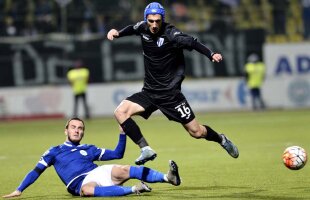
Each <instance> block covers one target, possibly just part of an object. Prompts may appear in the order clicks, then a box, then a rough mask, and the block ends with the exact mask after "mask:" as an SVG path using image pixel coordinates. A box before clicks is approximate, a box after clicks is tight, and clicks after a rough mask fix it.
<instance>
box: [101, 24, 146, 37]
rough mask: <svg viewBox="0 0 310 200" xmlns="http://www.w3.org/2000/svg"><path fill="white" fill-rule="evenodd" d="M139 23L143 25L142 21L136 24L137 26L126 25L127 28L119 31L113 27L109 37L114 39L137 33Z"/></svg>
mask: <svg viewBox="0 0 310 200" xmlns="http://www.w3.org/2000/svg"><path fill="white" fill-rule="evenodd" d="M139 25H141V22H140V23H138V24H136V25H135V26H134V25H129V26H126V27H125V28H123V29H122V30H120V31H118V30H116V29H111V30H110V31H109V32H108V34H107V38H108V39H109V40H111V41H112V40H113V39H114V38H119V37H124V36H129V35H134V34H137V32H136V31H137V29H138V27H139Z"/></svg>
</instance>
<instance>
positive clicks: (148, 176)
mask: <svg viewBox="0 0 310 200" xmlns="http://www.w3.org/2000/svg"><path fill="white" fill-rule="evenodd" d="M129 177H130V178H135V179H139V180H141V181H145V182H147V183H157V182H164V174H163V173H161V172H158V171H155V170H153V169H150V168H147V167H144V166H139V167H135V166H131V167H130V170H129Z"/></svg>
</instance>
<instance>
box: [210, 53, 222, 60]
mask: <svg viewBox="0 0 310 200" xmlns="http://www.w3.org/2000/svg"><path fill="white" fill-rule="evenodd" d="M222 60H223V57H222V55H221V54H219V53H215V54H213V55H212V62H221V61H222Z"/></svg>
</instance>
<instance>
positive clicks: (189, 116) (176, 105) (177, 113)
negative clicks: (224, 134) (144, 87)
mask: <svg viewBox="0 0 310 200" xmlns="http://www.w3.org/2000/svg"><path fill="white" fill-rule="evenodd" d="M126 100H128V101H131V102H134V103H137V104H139V105H140V106H142V107H143V108H144V109H145V111H144V112H142V113H139V115H140V116H142V117H143V118H145V119H148V118H149V117H150V116H151V114H152V113H153V112H155V111H156V110H160V111H161V112H162V113H163V114H164V115H165V116H166V117H167V118H168V119H169V120H173V121H176V122H179V123H182V124H187V123H188V122H190V121H192V120H193V119H194V118H195V114H194V112H193V110H192V108H191V107H190V105H189V104H188V102H187V100H186V98H185V96H184V95H183V94H182V92H181V91H179V90H177V91H174V92H171V93H165V94H153V93H150V92H146V91H141V92H138V93H135V94H133V95H132V96H129V97H127V98H126Z"/></svg>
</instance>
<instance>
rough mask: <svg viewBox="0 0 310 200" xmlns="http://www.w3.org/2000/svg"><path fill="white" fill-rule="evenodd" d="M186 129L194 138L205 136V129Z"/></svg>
mask: <svg viewBox="0 0 310 200" xmlns="http://www.w3.org/2000/svg"><path fill="white" fill-rule="evenodd" d="M187 131H188V133H189V134H190V136H192V137H193V138H195V139H200V138H204V137H205V131H204V130H203V129H202V128H200V127H198V128H192V129H187Z"/></svg>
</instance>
